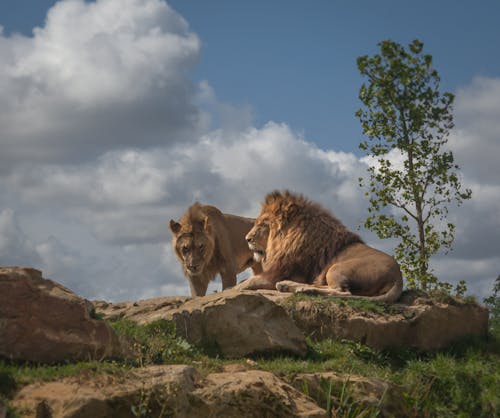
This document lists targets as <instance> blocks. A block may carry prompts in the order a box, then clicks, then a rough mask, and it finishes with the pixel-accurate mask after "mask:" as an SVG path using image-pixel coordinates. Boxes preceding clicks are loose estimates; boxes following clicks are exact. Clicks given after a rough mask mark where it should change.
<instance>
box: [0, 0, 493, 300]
mask: <svg viewBox="0 0 500 418" xmlns="http://www.w3.org/2000/svg"><path fill="white" fill-rule="evenodd" d="M499 17H500V3H499V2H497V1H481V2H471V1H447V0H446V1H439V2H435V1H427V0H426V1H420V2H403V1H377V2H373V1H364V2H360V1H358V2H355V1H351V2H347V1H344V2H340V1H326V0H325V1H319V0H318V1H308V2H306V1H295V0H290V1H284V0H281V1H277V0H276V1H261V0H255V1H252V2H244V1H234V0H233V1H230V0H212V1H194V0H171V1H170V2H168V3H167V2H165V1H162V0H97V1H95V2H84V1H82V0H69V1H59V2H56V1H46V0H36V1H35V0H31V1H29V0H15V1H2V2H0V25H2V26H3V28H4V29H3V34H1V35H0V89H1V91H2V95H1V96H0V108H1V109H2V112H1V114H0V132H1V134H0V147H1V150H2V152H1V153H0V196H2V199H1V200H0V264H4V265H5V264H10V265H11V264H23V265H32V266H34V267H37V268H40V269H42V270H43V271H44V274H45V275H46V276H47V277H51V278H54V279H56V280H58V281H60V282H62V283H64V284H65V285H67V286H68V287H70V288H71V289H73V290H75V291H76V292H77V293H79V294H81V295H83V296H85V297H88V298H101V299H108V300H123V299H137V298H141V297H152V296H160V295H168V294H187V292H188V287H187V284H186V281H185V280H184V278H183V277H182V273H181V270H180V268H179V265H178V262H177V260H176V259H175V256H174V255H173V253H172V249H171V245H170V240H171V236H170V232H169V230H168V221H169V219H170V218H174V219H177V218H179V217H180V216H181V215H182V213H183V212H184V210H185V209H186V208H187V207H188V206H189V205H190V204H192V203H193V202H194V201H195V200H199V201H201V202H203V203H210V204H214V205H216V206H219V207H220V208H221V209H222V210H223V211H226V212H231V213H237V214H242V215H246V216H256V215H257V214H258V212H259V202H260V201H261V200H262V199H263V197H264V195H265V194H266V193H267V192H269V191H270V190H272V189H275V188H290V189H292V190H296V191H299V192H302V193H304V194H306V195H307V196H309V197H310V198H312V199H313V200H318V201H320V202H321V203H322V204H324V205H325V206H327V207H329V208H330V209H331V210H332V211H333V212H335V213H336V214H337V215H338V216H339V217H340V219H342V220H343V221H344V223H345V224H346V225H347V226H349V227H350V228H352V229H355V228H357V227H358V226H359V225H360V224H362V220H363V217H364V216H366V206H367V205H366V200H365V198H364V196H363V193H362V191H361V190H360V189H359V188H358V185H357V178H358V177H359V176H360V175H363V174H364V173H365V172H366V164H367V163H366V160H365V159H363V156H362V154H361V153H360V151H359V150H358V148H357V146H358V143H359V142H360V139H361V129H360V125H359V122H358V121H357V120H356V118H355V116H354V112H355V111H356V109H357V108H358V107H359V106H360V104H359V101H358V98H357V95H358V90H359V88H360V85H361V83H362V79H361V77H360V76H359V74H358V71H357V68H356V58H357V57H358V56H360V55H363V54H373V53H375V52H376V51H377V43H378V42H379V41H381V40H384V39H392V40H394V41H397V42H400V43H403V44H408V43H409V42H410V41H412V40H413V39H415V38H417V39H419V40H421V41H423V42H424V44H425V51H426V52H427V53H429V54H431V55H433V57H434V65H435V68H436V69H437V70H438V72H439V74H440V76H441V86H442V89H443V90H446V91H451V92H453V93H455V94H456V102H455V122H456V128H455V129H454V130H453V132H452V133H451V135H450V142H449V145H450V148H451V149H452V150H453V151H454V153H455V156H456V159H457V161H458V162H459V164H460V165H461V166H462V174H463V183H464V185H465V186H467V187H470V188H472V190H473V199H472V201H470V202H467V203H465V204H464V205H463V206H462V207H461V208H452V210H451V212H450V218H451V219H450V220H451V221H453V222H454V223H455V224H456V225H457V232H456V242H455V249H454V251H453V252H452V253H450V254H447V255H444V254H441V255H439V256H438V257H437V258H436V259H435V262H434V265H433V268H434V269H435V272H436V274H438V276H439V277H440V278H442V279H443V280H447V281H451V282H456V281H458V280H461V279H465V280H467V281H468V283H469V288H470V289H471V292H473V293H474V294H476V295H487V294H488V292H489V291H490V290H491V284H492V282H493V280H494V279H495V278H496V276H497V275H498V274H499V273H500V254H499V251H498V250H497V249H498V248H500V215H499V213H500V198H499V196H500V185H499V182H498V178H500V171H499V170H500V168H499V164H498V155H500V134H499V132H500V55H499V54H498V45H500V25H498V19H499ZM35 27H37V28H38V29H36V31H33V29H34V28H35ZM360 233H361V235H362V236H363V237H365V239H366V240H367V241H368V242H370V243H371V244H373V245H375V246H377V247H379V248H382V249H385V250H387V251H389V252H390V251H391V248H392V245H393V244H394V243H393V242H388V241H380V240H378V239H377V238H376V237H375V236H374V235H373V234H371V233H370V232H369V231H364V230H363V229H361V230H360ZM138 277H140V280H138ZM213 286H214V289H215V288H217V286H218V282H216V283H214V285H213Z"/></svg>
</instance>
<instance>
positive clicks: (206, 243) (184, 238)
mask: <svg viewBox="0 0 500 418" xmlns="http://www.w3.org/2000/svg"><path fill="white" fill-rule="evenodd" d="M254 221H255V219H250V218H242V217H240V216H236V215H229V214H225V213H222V212H221V211H220V210H219V209H217V208H216V207H214V206H207V205H202V204H200V203H195V204H194V205H192V206H191V207H189V208H188V210H187V211H186V213H184V215H183V216H182V218H181V219H180V221H179V222H175V221H174V220H170V229H171V231H172V233H173V240H172V244H173V246H174V250H175V253H176V254H177V257H178V258H179V261H180V262H181V264H182V267H183V269H184V274H185V275H186V277H187V279H188V281H189V287H190V288H191V296H205V294H206V293H207V287H208V283H209V282H210V281H211V280H213V279H215V276H216V275H217V273H220V275H221V278H222V289H227V288H228V287H231V286H234V285H235V284H236V275H237V274H238V273H241V272H242V271H243V270H245V269H247V268H248V267H251V268H252V270H253V272H254V274H258V273H260V272H262V267H261V266H260V264H259V263H258V262H257V261H255V260H254V259H253V253H252V251H251V250H250V249H249V248H248V245H247V243H246V241H245V234H246V233H247V232H248V231H249V230H250V229H251V228H252V226H253V224H254Z"/></svg>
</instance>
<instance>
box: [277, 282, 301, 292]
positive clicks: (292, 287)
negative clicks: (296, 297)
mask: <svg viewBox="0 0 500 418" xmlns="http://www.w3.org/2000/svg"><path fill="white" fill-rule="evenodd" d="M296 288H297V283H295V282H293V281H291V280H282V281H281V282H278V283H276V289H277V290H279V291H280V292H295V291H296Z"/></svg>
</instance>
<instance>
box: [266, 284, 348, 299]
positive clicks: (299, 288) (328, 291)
mask: <svg viewBox="0 0 500 418" xmlns="http://www.w3.org/2000/svg"><path fill="white" fill-rule="evenodd" d="M276 289H278V290H279V291H280V292H291V293H307V294H310V295H326V296H349V295H350V294H351V293H350V292H342V291H341V290H337V289H332V288H331V287H329V286H315V285H311V284H304V283H297V282H293V281H291V280H283V281H281V282H278V283H276Z"/></svg>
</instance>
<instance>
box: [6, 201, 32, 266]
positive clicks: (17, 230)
mask: <svg viewBox="0 0 500 418" xmlns="http://www.w3.org/2000/svg"><path fill="white" fill-rule="evenodd" d="M40 262H41V259H40V256H39V255H38V253H37V251H36V249H35V246H34V244H33V242H32V241H31V240H30V239H29V237H28V236H27V234H26V233H25V232H24V230H23V229H22V228H21V226H20V225H19V220H18V217H17V215H16V214H15V212H14V211H13V210H12V209H3V210H0V265H4V266H5V265H7V266H16V265H22V266H37V265H40Z"/></svg>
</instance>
